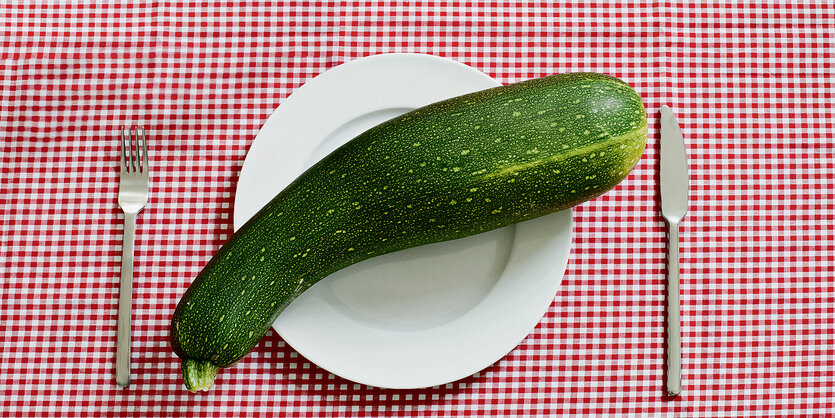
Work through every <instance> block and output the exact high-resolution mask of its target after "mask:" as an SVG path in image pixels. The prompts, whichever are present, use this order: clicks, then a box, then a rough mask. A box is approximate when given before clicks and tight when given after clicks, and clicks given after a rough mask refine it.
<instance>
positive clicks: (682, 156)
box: [661, 105, 688, 396]
mask: <svg viewBox="0 0 835 418" xmlns="http://www.w3.org/2000/svg"><path fill="white" fill-rule="evenodd" d="M687 182H688V177H687V154H686V153H685V151H684V136H683V135H682V134H681V129H680V128H679V126H678V122H677V121H676V117H675V115H673V111H672V110H670V108H669V107H667V106H666V105H664V106H662V107H661V214H662V215H663V216H664V219H665V220H666V221H667V227H668V228H669V231H670V233H669V238H668V241H667V393H668V394H669V395H670V396H676V395H678V394H679V393H680V392H681V315H680V309H681V307H680V299H679V277H678V261H679V259H678V226H679V223H680V222H681V221H682V219H684V215H686V214H687Z"/></svg>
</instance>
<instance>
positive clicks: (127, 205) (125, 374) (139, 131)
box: [116, 127, 148, 387]
mask: <svg viewBox="0 0 835 418" xmlns="http://www.w3.org/2000/svg"><path fill="white" fill-rule="evenodd" d="M119 152H120V154H121V164H120V167H121V168H120V172H119V207H120V208H122V211H123V212H124V213H125V228H124V237H123V240H122V277H121V280H120V281H119V319H118V329H117V333H116V384H117V385H119V386H121V387H126V386H128V385H129V384H130V319H131V318H130V316H131V305H132V299H133V241H134V234H135V231H136V217H137V215H139V212H140V211H141V210H142V208H144V207H145V204H147V203H148V144H147V143H146V138H145V128H139V127H137V128H135V129H134V128H130V129H129V130H128V134H127V136H125V128H122V129H121V135H120V142H119Z"/></svg>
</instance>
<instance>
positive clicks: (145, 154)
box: [142, 127, 148, 173]
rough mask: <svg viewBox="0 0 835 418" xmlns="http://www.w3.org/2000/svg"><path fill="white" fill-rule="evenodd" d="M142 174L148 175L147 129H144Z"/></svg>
mask: <svg viewBox="0 0 835 418" xmlns="http://www.w3.org/2000/svg"><path fill="white" fill-rule="evenodd" d="M142 172H143V173H148V138H147V137H146V136H145V128H144V127H143V128H142Z"/></svg>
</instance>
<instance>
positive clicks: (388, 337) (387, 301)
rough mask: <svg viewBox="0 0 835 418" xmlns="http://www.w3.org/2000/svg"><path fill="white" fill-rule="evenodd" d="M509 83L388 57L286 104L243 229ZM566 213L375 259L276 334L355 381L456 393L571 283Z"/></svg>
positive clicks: (244, 183)
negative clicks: (318, 167) (375, 151)
mask: <svg viewBox="0 0 835 418" xmlns="http://www.w3.org/2000/svg"><path fill="white" fill-rule="evenodd" d="M497 85H499V83H498V82H497V81H495V80H493V79H492V78H490V77H488V76H487V75H485V74H483V73H481V72H479V71H477V70H475V69H473V68H471V67H468V66H466V65H464V64H460V63H457V62H455V61H451V60H447V59H442V58H437V57H432V56H428V55H416V54H385V55H376V56H372V57H368V58H363V59H358V60H355V61H352V62H349V63H347V64H343V65H340V66H338V67H335V68H333V69H331V70H328V71H326V72H325V73H322V74H321V75H319V76H317V77H315V78H313V79H312V80H310V81H309V82H307V83H306V84H305V85H303V86H302V87H300V88H299V89H298V90H296V91H295V92H294V93H293V94H292V95H291V96H290V97H288V98H287V99H286V100H285V101H284V102H283V103H282V104H281V105H280V106H279V107H278V109H277V110H276V111H275V112H274V113H273V114H272V115H271V116H270V118H269V119H268V120H267V122H266V123H265V124H264V126H263V128H262V129H261V131H260V132H259V133H258V136H257V137H256V138H255V141H254V142H253V144H252V148H250V150H249V153H248V154H247V157H246V160H245V162H244V165H243V169H242V170H241V177H240V181H239V183H238V190H237V194H236V196H235V216H234V221H235V229H238V228H239V227H240V226H241V225H243V224H244V222H246V220H248V219H249V218H250V217H251V216H252V215H253V214H255V212H257V211H258V210H259V209H260V208H261V207H262V206H263V205H264V204H266V203H267V202H268V201H269V200H270V199H272V197H273V196H275V195H276V194H277V193H278V192H279V191H281V190H282V189H283V188H284V187H286V186H287V185H289V184H290V182H291V181H293V179H295V178H296V177H297V176H298V175H299V174H301V173H302V172H303V171H304V170H305V169H307V168H308V167H310V166H311V165H312V164H314V163H315V162H316V161H318V160H319V159H321V158H322V157H324V156H325V155H327V154H328V153H329V152H331V151H332V150H334V149H336V148H337V147H338V146H340V145H342V144H343V143H345V142H347V141H348V140H350V139H351V138H353V137H354V136H356V135H357V134H359V133H361V132H363V131H364V130H366V129H368V128H370V127H371V126H374V125H376V124H378V123H380V122H382V121H384V120H386V119H389V118H392V117H394V116H397V115H399V114H401V113H404V112H406V111H409V110H412V109H415V108H417V107H420V106H423V105H426V104H429V103H432V102H435V101H439V100H443V99H446V98H449V97H453V96H458V95H461V94H465V93H469V92H472V91H476V90H482V89H486V88H490V87H494V86H497ZM570 244H571V211H570V210H566V211H562V212H558V213H555V214H552V215H548V216H544V217H541V218H538V219H534V220H531V221H527V222H523V223H521V224H518V225H516V226H510V227H506V228H502V229H498V230H495V231H491V232H488V233H484V234H480V235H476V236H472V237H468V238H464V239H460V240H455V241H449V242H444V243H438V244H432V245H427V246H424V247H418V248H413V249H409V250H405V251H401V252H397V253H392V254H387V255H384V256H380V257H376V258H373V259H370V260H366V261H364V262H361V263H358V264H355V265H353V266H351V267H349V268H346V269H344V270H342V271H339V272H337V273H334V274H332V275H331V276H329V277H327V278H325V279H323V280H322V281H321V282H319V283H317V284H316V285H314V286H313V287H312V288H310V290H308V291H307V292H305V293H304V294H302V296H301V297H299V298H298V299H297V300H296V301H294V302H293V303H292V304H291V305H290V306H289V307H288V308H287V309H286V310H285V311H284V312H283V313H282V314H281V315H280V316H279V318H278V320H277V321H276V322H275V323H274V324H273V328H275V329H276V331H278V333H279V334H280V335H281V336H282V337H283V338H284V340H285V341H286V342H287V343H288V344H290V346H292V347H293V348H294V349H295V350H297V351H298V352H299V353H300V354H301V355H303V356H304V357H306V358H307V359H308V360H310V361H312V362H313V363H315V364H317V365H319V366H320V367H322V368H324V369H326V370H328V371H330V372H332V373H334V374H336V375H339V376H342V377H344V378H346V379H349V380H352V381H355V382H359V383H364V384H368V385H372V386H379V387H386V388H420V387H428V386H435V385H441V384H445V383H448V382H451V381H455V380H458V379H461V378H464V377H467V376H469V375H471V374H473V373H475V372H478V371H480V370H482V369H484V368H485V367H487V366H490V365H491V364H493V363H494V362H496V361H497V360H499V359H500V358H502V357H503V356H504V355H505V354H507V353H508V352H509V351H510V350H512V349H513V348H514V347H516V345H518V344H519V342H521V341H522V339H524V338H525V336H526V335H527V334H528V333H529V332H530V331H531V330H532V329H533V328H534V327H535V326H536V324H537V323H538V322H539V320H540V319H541V318H542V315H543V314H544V313H545V312H546V310H547V309H548V307H549V306H550V304H551V302H552V300H553V298H554V295H555V294H556V291H557V287H558V285H559V283H560V281H561V280H562V275H563V272H564V271H565V266H566V262H567V260H568V252H569V247H570Z"/></svg>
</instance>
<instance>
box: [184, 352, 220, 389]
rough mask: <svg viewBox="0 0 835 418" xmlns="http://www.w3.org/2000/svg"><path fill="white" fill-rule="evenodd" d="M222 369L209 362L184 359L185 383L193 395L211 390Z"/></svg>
mask: <svg viewBox="0 0 835 418" xmlns="http://www.w3.org/2000/svg"><path fill="white" fill-rule="evenodd" d="M219 369H220V367H218V366H215V365H214V364H212V362H211V361H209V360H195V359H190V358H187V359H184V360H183V363H182V373H183V381H184V382H185V384H186V389H188V390H189V392H191V393H197V391H199V390H209V388H211V387H212V385H213V384H214V383H215V376H217V371H218V370H219Z"/></svg>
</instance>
